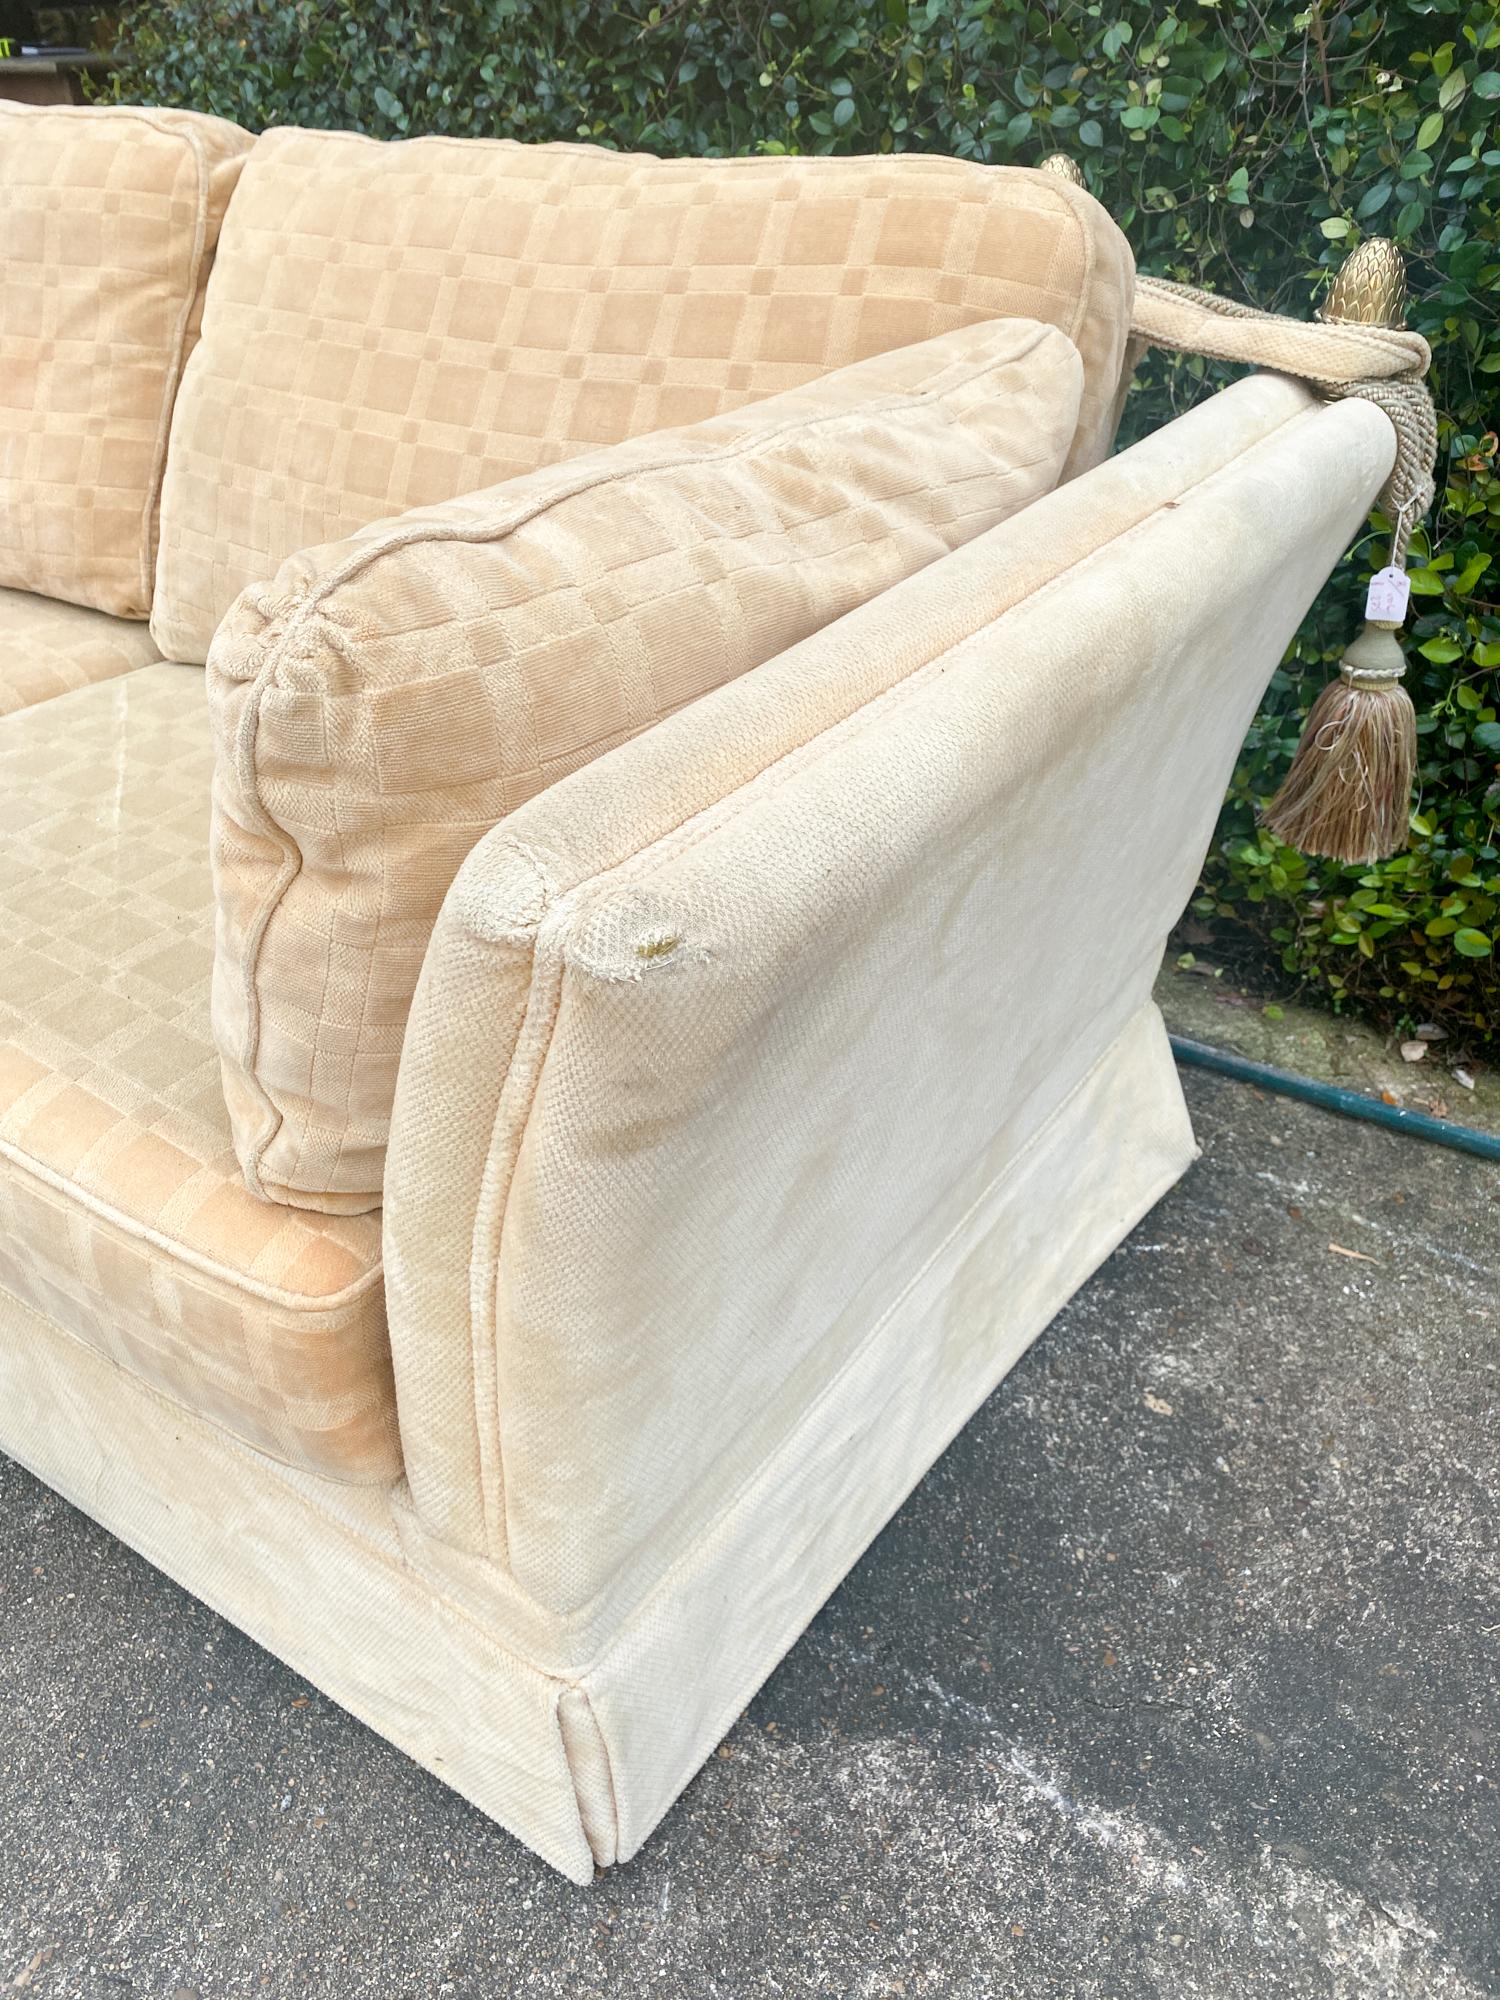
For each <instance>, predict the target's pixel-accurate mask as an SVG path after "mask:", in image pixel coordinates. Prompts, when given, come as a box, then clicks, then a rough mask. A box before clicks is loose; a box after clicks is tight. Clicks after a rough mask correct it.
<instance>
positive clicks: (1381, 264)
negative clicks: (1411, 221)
mask: <svg viewBox="0 0 1500 2000" xmlns="http://www.w3.org/2000/svg"><path fill="white" fill-rule="evenodd" d="M1405 313H1406V260H1405V258H1404V257H1403V256H1402V255H1401V252H1400V251H1399V250H1398V249H1397V248H1396V246H1395V244H1394V243H1392V242H1391V240H1390V238H1389V237H1388V236H1367V237H1366V238H1365V240H1364V242H1363V243H1361V244H1360V246H1359V248H1358V249H1357V250H1351V251H1350V252H1349V255H1348V256H1347V257H1346V258H1345V259H1344V261H1343V263H1342V264H1341V265H1340V266H1339V268H1338V274H1337V276H1336V277H1335V278H1334V281H1333V285H1332V287H1331V288H1330V290H1329V293H1328V296H1327V298H1326V299H1325V300H1324V301H1323V303H1322V305H1321V306H1320V307H1319V308H1318V311H1317V317H1318V318H1319V319H1322V320H1328V321H1330V322H1331V323H1332V324H1333V325H1335V326H1338V325H1344V326H1348V325H1357V326H1400V324H1401V322H1402V319H1403V318H1404V317H1405Z"/></svg>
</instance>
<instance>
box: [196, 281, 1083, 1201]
mask: <svg viewBox="0 0 1500 2000" xmlns="http://www.w3.org/2000/svg"><path fill="white" fill-rule="evenodd" d="M1081 379H1082V369H1081V366H1080V363H1079V358H1078V353H1077V350H1076V349H1075V348H1074V347H1073V345H1072V343H1071V342H1070V341H1069V340H1068V339H1067V337H1066V336H1065V335H1064V334H1061V333H1059V332H1058V331H1057V329H1056V328H1055V327H1050V326H1040V325H1037V324H1036V323H1035V322H1034V321H1030V320H992V321H988V322H985V323H984V324H982V325H979V326H971V327H965V328H962V329H960V330H958V331H957V332H954V333H948V334H943V335H940V336H939V337H938V338H937V339H935V340H930V341H923V342H919V343H918V344H917V345H915V346H913V347H908V348H902V349H900V350H898V351H897V352H896V353H894V354H885V355H878V356H876V357H875V358H874V359H872V360H869V361H861V362H857V363H855V364H854V365H853V366H852V367H849V368H844V369H840V370H837V371H836V372H835V373H833V374H831V375H826V376H823V377H821V378H820V379H819V380H818V381H816V382H814V383H812V384H810V385H809V386H808V387H807V388H805V389H796V390H790V391H788V392H786V393H784V394H782V395H779V396H772V397H768V398H767V399H766V400H765V401H763V402H759V403H756V404H754V405H753V406H751V407H750V408H748V409H744V410H739V411H735V412H731V413H729V414H727V415H725V416H722V417H716V418H713V419H710V420H709V421H707V422H705V423H701V424H694V425H690V426H688V427H687V428H686V429H684V430H679V431H661V432H657V433H655V434H653V435H652V436H650V437H647V438H640V439H636V440H633V441H631V442H629V443H626V444H621V445H616V446H613V447H611V448H610V449H608V450H605V451H601V452H590V453H586V454H584V455H583V456H582V457H579V458H575V459H572V460H570V461H569V462H568V463H567V464H566V465H560V466H555V467H551V468H549V469H547V470H546V471H542V472H537V473H533V474H532V475H531V476H530V477H529V478H525V479H517V480H512V481H511V482H510V483H509V484H507V485H503V486H498V487H493V488H491V489H489V490H488V491H486V492H483V493H479V494H474V495H472V496H470V497H469V498H467V499H465V500H463V501H456V502H451V503H449V505H447V506H445V507H439V508H433V509H430V510H427V511H426V512H414V513H411V514H407V515H405V516H403V517H402V518H401V519H400V520H398V521H395V522H392V523H387V524H385V525H384V526H382V527H379V528H371V529H369V530H366V531H365V532H364V533H363V534H362V535H358V536H355V537H353V538H352V539H351V540H350V541H347V542H344V543H337V544H334V545H333V546H332V547H329V548H325V549H317V550H313V551H310V552H308V553H305V554H302V555H298V556H294V557H292V558H291V559H290V560H289V561H288V562H287V563H286V564H285V565H284V567H283V568H282V570H281V571H280V573H279V574H278V575H277V576H276V577H275V579H274V580H273V581H272V582H271V583H270V584H269V585H267V586H265V587H263V588H255V589H252V590H250V591H247V592H246V593H245V596H244V598H243V599H242V601H241V602H240V603H239V604H238V605H237V606H236V607H235V609H234V610H233V612H232V613H231V614H230V616H229V617H228V618H227V619H226V620H225V622H224V625H223V626H222V627H221V629H220V632H219V634H218V637H217V638H216V639H215V641H214V646H213V651H212V653H211V655H210V661H209V699H210V703H211V705H212V708H213V711H214V718H215V724H214V726H215V738H216V755H217V768H216V772H215V780H214V833H213V847H214V881H215V891H216V894H217V898H218V903H219V924H218V932H217V942H216V952H217V964H216V968H215V980H214V1031H215V1034H216V1036H217V1038H218V1042H219V1047H220V1050H221V1052H222V1054H223V1057H224V1089H225V1096H226V1098H227V1100H228V1104H229V1112H230V1119H231V1124H232V1126H233V1129H234V1135H235V1143H236V1147H237V1149H238V1151H239V1154H240V1158H241V1160H242V1161H243V1163H244V1166H245V1171H246V1176H247V1179H248V1181H249V1183H250V1185H251V1187H252V1188H254V1189H256V1190H257V1191H258V1192H260V1193H263V1194H266V1195H268V1196H270V1197H272V1198H273V1199H277V1200H285V1201H293V1202H298V1203H306V1204H308V1205H310V1206H314V1207H318V1208H330V1209H341V1208H348V1209H358V1208H369V1207H374V1206H376V1205H378V1203H379V1201H380V1198H381V1187H382V1182H383V1177H384V1158H385V1144H386V1136H387V1129H388V1125H389V1120H390V1111H391V1103H392V1099H393V1097H394V1093H395V1085H396V1068H397V1063H398V1060H399V1057H400V1054H401V1044H402V1039H403V1036H404V1033H405V1027H406V1017H407V1010H408V1008H409V1006H410V1004H411V997H412V993H413V991H414V989H415V986H416V982H417V976H418V973H419V972H420V970H421V964H422V958H423V954H424V953H425V951H426V948H427V940H428V938H429V936H430V934H431V930H432V925H433V922H434V920H435V919H436V917H437V913H438V908H439V906H440V904H441V902H442V899H443V896H444V894H445V893H446V891H447V888H448V885H449V883H450V882H451V881H452V879H453V875H454V873H455V871H456V870H457V868H458V866H459V864H460V862H461V861H462V860H463V858H464V856H465V854H466V853H467V852H468V850H469V848H470V847H472V846H473V844H474V842H475V841H476V840H478V839H479V838H480V837H481V836H482V835H483V834H484V833H485V832H487V831H488V829H489V828H490V827H491V826H493V825H494V824H495V823H496V821H497V820H499V819H501V818H502V817H503V816H504V815H505V814H506V813H507V812H510V811H512V810H513V809H514V808H515V807H516V806H518V805H519V804H520V803H521V802H522V800H524V799H526V798H529V797H530V796H531V794H532V793H533V792H536V791H539V790H540V789H541V788H542V787H543V786H545V785H547V784H549V783H551V782H552V781H553V780H554V779H555V778H559V777H561V776H563V775H564V774H565V773H566V772H568V771H571V770H576V769H577V768H578V767H579V766H580V765H582V764H585V763H587V762H588V761H589V760H590V759H591V758H593V757H596V756H598V755H599V753H600V752H601V751H603V750H607V749H608V748H610V747H611V745H613V744H616V743H622V742H624V741H625V740H626V739H627V738H628V737H630V736H633V735H635V734H636V732H637V731H639V730H641V729H643V728H645V727H647V726H648V725H649V724H651V723H652V722H655V721H657V720H658V719H659V718H660V717H662V716H664V715H667V714H669V713H670V712H671V711H672V710H673V709H676V708H680V707H682V706H683V705H684V704H685V703H686V702H689V701H692V700H694V699H695V698H696V697H698V696H699V695H702V694H705V693H707V692H708V691H709V690H710V689H712V688H715V687H718V686H719V685H720V684H721V683H722V682H723V681H725V680H728V679H731V678H733V677H734V676H735V675H737V674H741V673H744V672H746V671H747V670H749V669H751V668H753V667H755V666H757V665H758V664H759V663H760V662H761V661H763V660H769V659H771V658H772V657H773V656H774V655H775V654H777V653H780V652H782V651H784V650H785V649H786V648H787V647H788V646H791V645H793V644H795V643H796V641H798V640H799V639H803V638H805V637H806V636H807V635H808V634H809V633H811V632H814V631H816V630H817V629H818V628H819V627H820V626H823V625H826V624H828V623H829V622H830V621H831V620H833V619H835V618H837V617H839V616H840V615H841V614H842V613H843V612H845V611H848V610H850V609H851V608H852V607H853V606H854V605H856V604H859V603H861V602H863V601H864V600H865V599H866V598H869V597H873V596H875V595H877V594H878V593H879V592H880V591H882V590H884V589H885V588H887V587H888V586H889V585H891V584H893V583H896V582H898V581H899V580H900V579H901V578H902V577H905V576H909V575H910V574H911V573H912V572H913V571H914V570H917V569H920V568H921V567H922V566H923V564H925V563H928V562H931V561H932V560H933V559H934V558H936V557H938V556H941V555H944V554H946V553H947V552H948V550H950V549H952V548H955V547H957V546H958V545H959V544H960V543H962V542H965V541H968V540H970V539H971V538H972V537H973V536H974V535H976V534H978V533H980V532H982V531H983V530H984V529H986V528H989V527H992V526H994V525H995V523H996V522H999V521H1002V520H1004V519H1005V518H1006V517H1007V516H1009V515H1011V514H1014V513H1017V512H1019V511H1020V510H1021V509H1022V508H1024V507H1025V506H1026V505H1027V504H1028V503H1029V502H1030V501H1032V500H1035V499H1037V498H1039V497H1040V496H1041V495H1042V494H1044V493H1047V492H1049V491H1050V490H1051V489H1052V487H1053V486H1054V485H1055V484H1056V482H1057V479H1058V476H1059V474H1060V472H1061V470H1062V466H1063V462H1064V460H1065V458H1066V456H1067V452H1068V448H1069V442H1070V440H1071V438H1072V436H1073V433H1074V428H1075V424H1076V419H1077V412H1078V402H1079V395H1080V390H1081Z"/></svg>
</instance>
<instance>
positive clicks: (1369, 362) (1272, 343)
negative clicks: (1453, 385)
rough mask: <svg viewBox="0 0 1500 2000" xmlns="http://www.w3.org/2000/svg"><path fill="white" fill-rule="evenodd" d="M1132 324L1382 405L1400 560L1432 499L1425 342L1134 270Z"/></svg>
mask: <svg viewBox="0 0 1500 2000" xmlns="http://www.w3.org/2000/svg"><path fill="white" fill-rule="evenodd" d="M1131 332H1132V334H1133V335H1135V336H1136V337H1137V338H1138V339H1140V340H1143V341H1146V342H1149V343H1150V344H1151V345H1152V346H1154V347H1170V348H1174V349H1176V350H1177V351H1178V352H1180V353H1185V354H1203V355H1207V356H1208V357H1210V358H1211V359H1213V360H1215V361H1243V362H1247V363H1249V364H1250V365H1251V366H1252V367H1257V368H1268V369H1271V370H1273V371H1275V372H1276V373H1278V374H1282V375H1295V376H1298V377H1299V378H1300V379H1301V380H1303V381H1305V382H1309V383H1311V385H1312V386H1313V388H1315V389H1316V390H1317V391H1318V393H1319V395H1321V396H1324V397H1326V398H1327V399H1328V400H1329V401H1330V402H1334V401H1338V400H1339V399H1341V398H1343V397H1345V396H1360V397H1363V398H1364V400H1365V401H1366V402H1369V403H1374V404H1375V406H1376V408H1377V409H1381V410H1384V412H1385V414H1386V416H1387V417H1389V419H1390V421H1391V426H1392V428H1393V429H1394V431H1395V433H1396V462H1395V464H1394V465H1393V466H1392V468H1391V472H1390V476H1389V478H1388V479H1387V480H1386V482H1385V485H1384V486H1383V487H1382V488H1381V491H1380V504H1381V507H1382V509H1383V510H1384V511H1385V512H1386V513H1387V514H1388V515H1389V516H1390V518H1391V521H1392V523H1393V530H1392V535H1391V557H1390V559H1391V561H1392V563H1394V564H1395V565H1396V566H1397V567H1398V568H1403V569H1404V568H1405V566H1406V554H1407V549H1408V547H1409V546H1410V543H1411V538H1412V533H1413V531H1414V530H1415V528H1416V527H1417V525H1418V523H1419V522H1420V521H1421V520H1422V519H1423V517H1424V516H1425V515H1426V513H1427V510H1428V508H1429V507H1430V506H1431V505H1432V500H1433V494H1434V491H1435V472H1436V465H1437V417H1436V413H1435V412H1434V410H1433V407H1432V397H1431V396H1430V395H1429V394H1428V391H1427V385H1426V381H1425V380H1424V378H1425V376H1426V373H1427V369H1428V366H1429V365H1430V363H1431V360H1432V354H1431V350H1430V349H1429V347H1428V345H1427V342H1426V341H1425V340H1424V339H1423V338H1422V336H1421V335H1420V334H1419V333H1411V332H1408V331H1407V330H1406V329H1405V328H1404V327H1387V326H1369V325H1365V324H1363V323H1360V322H1352V321H1332V320H1311V321H1307V320H1295V319H1287V318H1285V317H1283V315H1282V314H1280V313H1270V312H1262V311H1261V310H1260V308H1259V307H1257V306H1247V305H1242V304H1240V302H1239V301H1238V300H1236V299H1227V298H1225V297H1223V296H1222V294H1220V293H1218V292H1205V291H1200V290H1199V289H1198V288H1197V286H1195V285H1175V284H1173V283H1171V282H1170V280H1168V279H1166V278H1148V277H1138V278H1137V279H1136V292H1135V312H1134V314H1133V316H1132V319H1131Z"/></svg>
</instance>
